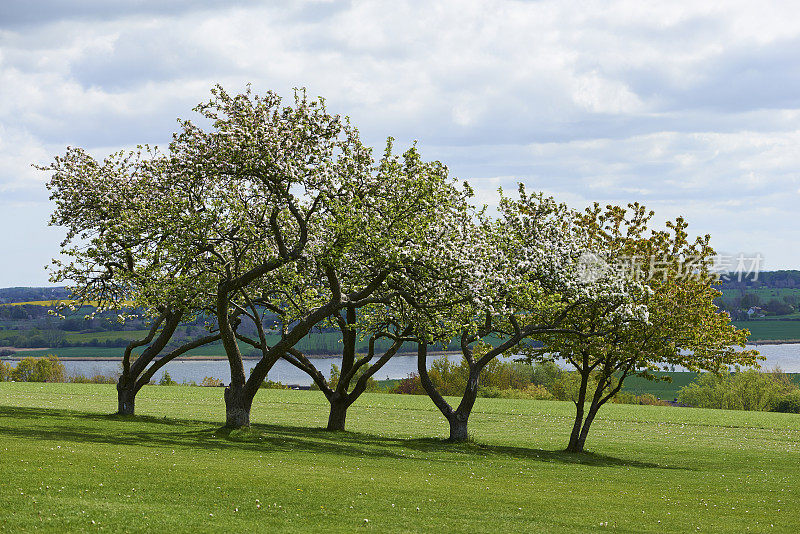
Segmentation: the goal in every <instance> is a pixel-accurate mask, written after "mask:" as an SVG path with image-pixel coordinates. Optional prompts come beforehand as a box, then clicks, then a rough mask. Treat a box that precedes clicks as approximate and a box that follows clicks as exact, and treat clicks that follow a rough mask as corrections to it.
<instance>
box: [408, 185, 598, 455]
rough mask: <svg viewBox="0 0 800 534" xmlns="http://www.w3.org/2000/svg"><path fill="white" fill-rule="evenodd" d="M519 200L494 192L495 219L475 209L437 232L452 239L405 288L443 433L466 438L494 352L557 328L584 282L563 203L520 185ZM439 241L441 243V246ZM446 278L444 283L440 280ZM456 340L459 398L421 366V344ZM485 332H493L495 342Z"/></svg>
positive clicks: (423, 380) (425, 383)
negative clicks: (460, 363)
mask: <svg viewBox="0 0 800 534" xmlns="http://www.w3.org/2000/svg"><path fill="white" fill-rule="evenodd" d="M519 195H520V199H519V201H516V202H515V201H512V200H510V199H508V198H506V197H503V198H502V199H501V204H500V213H501V216H500V217H499V218H498V219H494V220H491V219H488V218H486V217H485V214H484V213H483V212H479V213H478V214H477V220H478V221H479V223H478V224H475V223H473V220H472V219H471V218H462V219H461V220H460V224H457V225H453V226H452V231H451V233H450V234H448V235H445V234H443V236H444V240H445V241H447V242H450V243H457V245H456V247H455V249H456V250H451V252H452V254H451V255H450V256H449V257H443V256H442V255H441V254H440V255H439V256H440V257H439V260H440V265H441V266H444V265H448V267H447V268H444V267H440V268H439V269H437V270H435V271H431V272H430V275H429V277H428V278H427V280H426V281H425V283H424V284H421V285H418V286H416V287H414V288H413V289H410V290H408V291H407V292H406V296H407V300H408V301H409V303H411V304H412V305H413V307H414V310H415V313H416V315H415V316H413V317H411V318H410V319H408V322H409V324H414V325H416V327H415V328H416V330H415V335H416V336H417V341H418V359H417V369H418V373H419V376H420V381H421V383H422V386H423V388H424V389H425V391H426V392H427V393H428V395H429V396H430V397H431V399H432V400H433V402H434V404H435V405H436V406H437V407H438V408H439V410H440V411H441V412H442V414H443V415H444V416H445V418H446V419H447V421H448V423H449V425H450V438H449V439H450V440H451V441H464V440H466V439H468V421H469V416H470V414H471V412H472V408H473V406H474V404H475V401H476V398H477V394H478V388H479V381H480V375H481V372H482V371H483V369H484V368H486V366H487V365H488V364H489V363H490V362H492V361H493V359H494V358H496V357H498V356H500V355H502V354H510V353H513V352H514V351H515V350H516V348H517V347H518V346H519V345H520V344H521V343H522V342H523V341H524V340H525V339H526V338H529V337H530V336H532V335H534V334H535V333H537V332H554V333H555V332H561V331H562V329H561V328H560V326H559V325H560V323H561V321H562V320H563V318H564V317H565V316H566V313H567V312H568V310H569V307H570V306H572V305H574V304H571V303H570V300H569V299H568V297H569V296H572V297H573V300H579V299H580V297H579V296H580V294H581V292H582V291H584V290H585V287H584V286H585V285H586V284H582V283H581V282H580V280H579V279H578V277H577V274H578V273H577V270H576V265H577V259H578V257H579V253H580V250H579V248H578V247H577V244H578V242H577V240H576V239H575V236H574V229H573V228H572V226H571V221H570V213H571V212H570V211H569V210H568V208H567V207H566V206H565V205H563V204H558V203H556V202H555V201H554V200H553V199H552V198H548V197H545V196H544V195H541V194H534V195H528V194H527V193H526V192H525V189H524V188H523V187H522V186H520V189H519ZM445 249H447V248H446V247H445ZM445 280H447V284H443V281H445ZM453 337H455V338H457V339H458V340H459V344H460V348H461V353H462V356H463V358H464V361H465V362H466V364H467V367H468V369H469V376H468V378H467V381H466V387H465V389H464V392H463V395H462V397H461V400H460V402H459V404H458V406H456V407H453V406H451V405H450V403H449V402H447V400H446V399H445V398H444V396H443V395H442V394H441V392H439V391H438V389H437V388H436V386H435V384H434V383H433V381H432V380H431V378H430V376H429V374H428V370H427V347H428V345H429V344H432V343H435V342H443V341H444V342H447V341H449V339H452V338H453ZM487 338H492V339H499V342H496V344H495V346H490V345H488V344H486V343H485V342H484V341H483V340H485V339H487Z"/></svg>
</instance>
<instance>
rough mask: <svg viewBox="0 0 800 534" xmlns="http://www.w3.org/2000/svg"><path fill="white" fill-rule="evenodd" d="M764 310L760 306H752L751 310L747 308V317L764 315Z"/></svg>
mask: <svg viewBox="0 0 800 534" xmlns="http://www.w3.org/2000/svg"><path fill="white" fill-rule="evenodd" d="M764 315H765V314H764V310H762V309H761V308H759V307H758V306H751V307H750V309H749V310H747V318H748V319H753V318H757V317H764Z"/></svg>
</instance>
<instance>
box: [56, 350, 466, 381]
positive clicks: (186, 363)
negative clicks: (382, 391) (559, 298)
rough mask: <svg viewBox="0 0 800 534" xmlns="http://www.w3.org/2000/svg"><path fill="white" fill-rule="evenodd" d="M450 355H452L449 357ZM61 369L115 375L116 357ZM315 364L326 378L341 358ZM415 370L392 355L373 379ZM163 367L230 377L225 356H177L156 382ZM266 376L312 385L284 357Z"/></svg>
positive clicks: (179, 373) (181, 373)
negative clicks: (216, 358)
mask: <svg viewBox="0 0 800 534" xmlns="http://www.w3.org/2000/svg"><path fill="white" fill-rule="evenodd" d="M441 357H442V356H429V357H428V367H430V364H431V363H432V362H433V361H434V360H436V359H437V358H441ZM451 358H452V357H451ZM62 363H63V364H64V370H65V371H66V373H67V374H68V375H75V374H82V375H85V376H93V375H97V374H101V375H115V374H117V373H119V372H120V362H119V361H116V360H115V361H86V360H80V361H76V360H66V361H62ZM256 363H258V360H245V361H244V372H245V375H248V376H249V374H250V370H251V369H252V368H253V367H255V366H256ZM313 363H314V365H315V366H316V367H317V369H319V370H320V371H321V372H322V374H324V375H325V377H326V378H328V377H329V376H330V374H331V365H332V364H335V365H336V366H337V367H339V368H341V366H342V359H341V358H324V359H316V360H314V362H313ZM416 370H417V357H416V355H413V356H411V355H409V356H403V355H400V356H395V357H394V358H392V359H391V360H389V361H388V362H387V363H386V365H384V366H383V367H381V369H380V371H378V372H377V373H376V374H375V375H374V378H375V379H376V380H384V379H387V378H391V379H396V378H405V377H407V376H408V375H409V374H410V373H414V372H416ZM164 371H166V372H168V373H169V375H170V377H171V378H172V380H174V381H175V382H178V383H182V382H192V381H194V382H196V383H198V384H199V383H200V382H202V380H203V378H205V377H207V376H208V377H212V378H217V379H219V380H222V381H223V383H225V384H228V383H229V382H230V380H231V372H230V367H229V366H228V361H227V360H178V361H171V362H169V363H168V364H166V365H165V366H164V367H163V368H162V369H160V370H159V371H158V372H157V373H156V374H155V377H154V380H155V381H156V382H157V381H158V380H159V379H160V378H161V376H162V375H163V373H164ZM267 378H268V379H269V380H273V381H275V382H281V383H283V384H290V385H300V386H308V385H311V382H312V380H311V377H310V376H308V375H307V374H306V373H304V372H303V371H301V370H300V369H298V368H297V367H295V366H293V365H292V364H290V363H289V362H287V361H285V360H278V361H277V362H276V363H275V365H274V366H273V367H272V369H271V370H270V372H269V375H268V376H267Z"/></svg>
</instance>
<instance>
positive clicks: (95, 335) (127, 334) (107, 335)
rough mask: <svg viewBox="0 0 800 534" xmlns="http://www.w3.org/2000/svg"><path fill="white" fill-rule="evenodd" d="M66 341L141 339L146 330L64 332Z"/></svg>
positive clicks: (145, 334) (144, 335)
mask: <svg viewBox="0 0 800 534" xmlns="http://www.w3.org/2000/svg"><path fill="white" fill-rule="evenodd" d="M65 333H66V337H67V341H68V342H70V343H86V342H89V341H91V340H93V339H96V340H98V341H106V340H109V339H119V338H122V339H143V338H145V337H146V336H147V333H148V331H147V330H119V331H109V332H86V333H81V332H65Z"/></svg>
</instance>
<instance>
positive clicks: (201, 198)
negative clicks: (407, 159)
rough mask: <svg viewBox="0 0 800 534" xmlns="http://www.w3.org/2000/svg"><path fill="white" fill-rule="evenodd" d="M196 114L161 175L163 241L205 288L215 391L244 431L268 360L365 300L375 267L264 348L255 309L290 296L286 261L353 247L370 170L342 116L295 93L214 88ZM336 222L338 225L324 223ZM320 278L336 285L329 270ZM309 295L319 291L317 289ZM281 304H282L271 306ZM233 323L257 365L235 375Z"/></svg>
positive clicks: (319, 258)
mask: <svg viewBox="0 0 800 534" xmlns="http://www.w3.org/2000/svg"><path fill="white" fill-rule="evenodd" d="M212 95H213V98H212V99H211V100H210V101H209V102H207V103H205V104H202V105H200V106H198V107H197V108H195V109H196V111H198V112H199V113H200V114H201V115H202V116H203V117H204V118H205V119H208V120H209V121H211V123H212V125H211V128H209V129H204V128H202V127H200V126H197V125H195V124H193V123H192V122H191V121H182V122H181V125H182V129H181V131H180V132H179V133H178V134H176V135H175V136H174V139H173V142H172V144H171V145H170V161H169V165H168V167H167V168H165V169H164V175H165V176H166V180H167V181H168V182H169V184H170V196H171V197H172V198H174V199H175V204H174V206H173V208H172V210H171V212H170V215H169V217H168V219H169V221H170V224H171V225H173V226H175V225H178V226H179V227H180V232H175V233H173V234H172V235H171V237H170V250H171V251H172V255H173V256H174V257H176V258H180V261H181V262H184V261H185V262H188V263H190V264H192V265H193V270H194V272H196V273H197V276H198V277H201V278H202V279H203V280H206V281H207V284H208V287H209V288H210V291H211V294H212V298H213V299H214V303H215V305H214V312H215V315H216V322H217V324H218V326H219V331H220V336H221V339H222V343H223V346H224V348H225V352H226V354H227V357H228V362H229V365H230V370H231V383H230V384H229V385H228V387H227V388H226V390H225V403H226V424H227V425H228V426H230V427H241V426H246V425H248V424H249V413H250V407H251V404H252V400H253V397H254V396H255V394H256V393H257V392H258V389H259V387H260V385H261V383H262V382H263V381H264V379H265V378H266V376H267V374H268V372H269V370H270V369H271V368H272V366H273V365H274V364H275V362H276V361H277V360H278V359H279V358H281V357H282V356H283V355H284V354H286V353H287V352H288V351H289V350H290V349H292V347H294V345H295V344H297V342H298V341H300V339H302V338H303V337H304V336H305V335H306V334H308V333H309V332H310V331H311V329H312V328H313V327H314V326H315V325H317V324H318V323H319V322H320V321H322V320H324V319H325V318H327V317H330V316H332V315H333V314H335V313H337V312H338V311H339V310H341V309H343V308H344V307H346V306H347V305H350V304H352V303H354V302H360V301H361V300H363V299H367V298H369V296H370V295H371V294H372V292H373V291H375V289H376V288H377V287H378V286H379V285H380V284H381V283H382V281H383V279H384V278H385V276H386V273H385V271H381V272H379V273H378V274H379V276H378V277H377V278H376V279H374V280H373V281H372V282H368V283H366V284H365V285H363V286H359V287H353V290H352V291H350V292H347V293H343V292H338V291H330V292H328V297H329V298H327V300H326V299H325V298H322V297H320V298H317V300H316V301H315V303H314V305H313V306H312V307H310V308H308V310H309V313H307V314H305V315H303V316H298V317H295V318H294V320H283V323H284V327H285V328H284V331H283V335H282V337H281V339H280V340H279V341H278V342H277V343H276V344H274V345H273V346H268V345H267V343H266V337H265V335H264V328H263V326H264V325H263V320H264V314H265V311H266V310H269V312H270V313H278V312H281V304H282V302H283V300H290V299H292V298H297V295H295V294H294V289H295V287H294V285H293V284H295V282H296V281H297V273H296V272H294V273H293V270H294V269H295V267H294V265H295V264H296V263H298V262H301V261H311V259H313V261H315V262H317V263H318V264H319V265H323V266H324V265H326V260H325V258H326V257H327V256H328V255H335V254H337V253H338V250H339V248H341V247H342V246H345V245H346V244H347V243H348V242H349V241H350V240H352V239H353V236H354V235H355V231H356V230H357V229H358V225H357V224H356V223H355V221H354V220H352V219H353V214H356V215H357V214H358V209H357V206H356V205H355V204H354V203H356V202H357V201H359V200H360V199H359V197H358V196H357V192H358V191H359V190H360V188H361V185H362V184H363V183H366V182H369V180H370V179H371V173H372V157H371V153H370V150H369V149H368V148H366V147H364V146H363V145H362V144H361V142H360V140H359V138H358V132H357V130H356V129H355V128H353V127H352V126H350V124H349V121H348V120H347V119H343V118H341V117H340V116H338V115H331V114H329V113H328V112H327V110H326V107H325V104H324V101H323V100H321V99H319V100H310V99H308V98H307V97H306V95H305V92H304V91H297V92H296V93H295V99H294V105H293V106H282V105H281V99H280V97H278V96H277V95H276V94H274V93H272V92H268V93H267V94H265V95H264V96H258V95H254V94H252V93H251V92H250V90H249V88H248V90H247V91H246V92H245V93H244V94H239V95H230V94H228V93H227V92H225V91H224V90H223V89H222V88H221V87H216V88H215V89H214V90H212ZM342 221H345V222H347V224H340V225H337V224H334V223H338V222H342ZM323 274H324V275H325V282H324V283H326V284H328V285H329V287H331V288H336V287H338V286H337V284H338V282H337V281H336V280H335V279H334V276H333V270H332V269H330V268H327V267H323ZM320 295H321V293H320ZM282 299H283V300H282ZM238 318H241V319H242V320H245V319H247V320H251V321H253V323H254V326H255V328H256V331H257V332H258V334H259V338H260V339H259V340H250V341H252V342H254V343H255V344H256V345H257V346H258V347H259V348H260V349H261V353H262V357H261V359H260V360H259V362H258V363H257V364H256V366H255V368H254V369H253V371H252V373H251V374H250V377H249V378H247V377H246V376H245V373H244V366H243V364H242V355H241V352H240V349H239V345H238V342H237V340H241V336H240V335H237V331H236V328H235V323H236V320H237V319H238Z"/></svg>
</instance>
